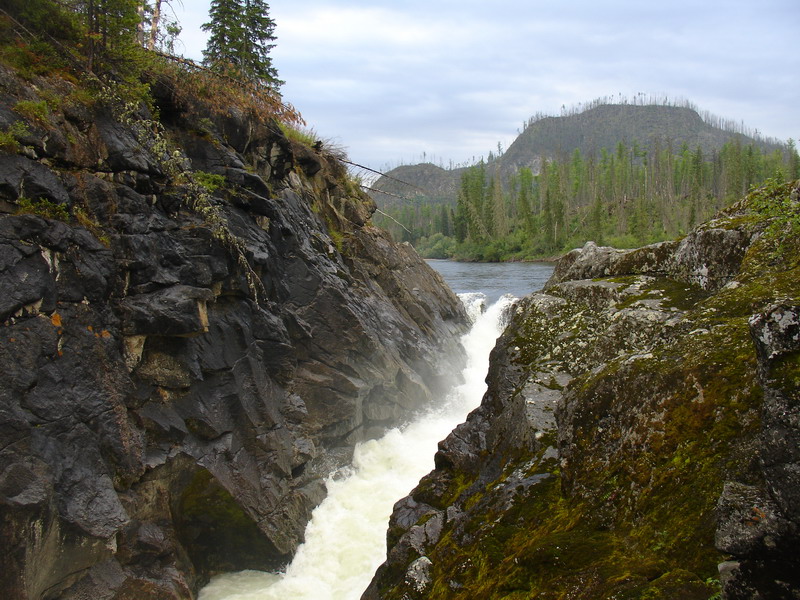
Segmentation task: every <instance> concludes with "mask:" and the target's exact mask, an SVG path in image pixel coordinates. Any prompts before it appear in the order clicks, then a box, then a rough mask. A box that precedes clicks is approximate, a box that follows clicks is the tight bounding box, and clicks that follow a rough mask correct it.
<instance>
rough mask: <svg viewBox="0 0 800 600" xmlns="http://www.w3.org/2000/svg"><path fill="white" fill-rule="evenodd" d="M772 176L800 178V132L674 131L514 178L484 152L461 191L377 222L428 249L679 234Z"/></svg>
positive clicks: (523, 246)
mask: <svg viewBox="0 0 800 600" xmlns="http://www.w3.org/2000/svg"><path fill="white" fill-rule="evenodd" d="M769 178H773V179H777V180H793V179H798V178H800V158H798V153H797V149H796V146H795V143H794V142H793V141H792V140H789V142H788V144H786V145H785V146H784V147H783V149H782V150H773V151H767V150H763V149H761V148H760V147H758V146H757V145H755V144H752V143H750V144H743V143H742V141H741V138H739V137H738V136H736V137H734V138H733V139H731V141H729V142H727V143H726V144H724V146H723V147H722V148H720V149H719V150H716V151H714V152H712V153H708V152H704V151H703V150H702V149H701V148H700V147H697V148H694V149H690V148H689V147H687V146H686V145H683V146H681V147H680V148H673V147H672V145H671V143H670V142H669V141H668V140H662V141H655V142H654V143H653V144H652V145H649V146H648V147H642V146H640V145H639V144H636V143H634V144H633V145H626V144H624V143H622V142H620V143H618V144H617V146H616V148H613V149H610V150H609V149H603V150H601V151H600V153H599V154H597V155H592V156H584V155H582V154H581V152H580V150H575V151H574V152H573V153H572V154H571V155H569V156H558V157H555V158H553V159H544V160H542V161H541V164H540V165H539V167H538V169H537V172H536V173H534V171H533V170H532V169H531V168H529V167H522V168H519V169H518V170H517V171H516V172H515V173H514V174H513V175H511V176H510V177H507V178H505V179H504V178H502V177H501V176H500V174H499V172H498V171H495V170H493V169H492V168H491V167H490V166H489V165H488V164H487V163H484V162H483V161H481V162H480V163H478V164H477V165H474V166H472V167H470V168H469V169H467V170H466V171H465V172H464V173H463V175H462V177H461V181H460V185H459V187H458V192H457V198H456V199H455V201H453V200H447V199H442V198H426V197H423V196H418V197H416V198H414V199H412V200H411V201H409V202H408V203H406V204H405V205H402V206H396V207H394V208H392V209H387V211H386V213H387V216H385V217H384V216H380V215H379V216H378V217H377V218H376V222H378V223H379V224H380V225H381V226H383V227H385V228H387V229H389V230H390V232H391V233H392V234H393V235H394V236H395V237H396V238H398V239H401V240H404V241H409V242H411V243H412V244H414V246H415V247H416V248H417V250H418V251H419V252H420V253H421V254H422V255H423V256H426V257H428V258H456V259H461V260H478V261H500V260H529V259H535V258H543V257H549V256H553V255H555V254H558V253H560V252H562V251H564V250H567V249H569V248H573V247H577V246H581V245H582V244H583V243H585V242H586V241H588V240H593V241H595V242H597V243H598V244H609V245H613V246H617V247H633V246H640V245H643V244H647V243H652V242H657V241H661V240H665V239H672V238H674V237H677V236H680V235H682V234H685V233H686V232H687V231H689V230H690V229H691V228H692V227H693V226H695V225H696V224H698V223H700V222H702V221H704V220H707V219H708V218H710V217H711V216H712V215H713V214H714V213H716V212H717V211H719V210H720V209H722V208H724V207H725V206H728V205H730V204H731V203H732V202H735V201H736V200H738V199H740V198H741V197H742V196H743V195H744V194H745V193H747V191H748V190H749V189H750V188H751V187H752V186H755V185H759V184H761V183H763V182H764V181H765V180H766V179H769Z"/></svg>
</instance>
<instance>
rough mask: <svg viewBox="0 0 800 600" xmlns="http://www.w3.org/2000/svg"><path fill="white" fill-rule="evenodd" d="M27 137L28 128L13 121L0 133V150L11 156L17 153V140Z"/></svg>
mask: <svg viewBox="0 0 800 600" xmlns="http://www.w3.org/2000/svg"><path fill="white" fill-rule="evenodd" d="M26 135H28V128H27V127H25V123H23V122H22V121H14V122H13V123H12V124H11V125H9V126H8V129H6V130H5V131H0V150H2V151H3V152H8V153H9V154H13V153H15V152H19V150H20V148H21V146H20V143H19V139H20V138H22V137H24V136H26Z"/></svg>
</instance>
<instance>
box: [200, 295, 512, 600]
mask: <svg viewBox="0 0 800 600" xmlns="http://www.w3.org/2000/svg"><path fill="white" fill-rule="evenodd" d="M513 300H514V299H513V298H512V297H511V296H504V297H503V298H501V299H500V300H499V301H498V302H497V303H495V304H494V305H493V306H491V307H490V308H489V309H488V310H483V306H485V296H483V295H482V294H463V295H462V302H464V304H465V306H466V307H467V310H468V313H469V314H470V317H471V318H473V321H474V322H473V326H472V328H471V330H470V331H469V333H467V334H466V335H465V336H464V337H463V338H462V340H461V342H462V344H463V346H464V349H465V351H466V354H467V363H466V367H465V369H464V373H463V379H464V383H463V384H462V385H460V386H458V387H457V388H455V389H454V390H452V392H451V393H450V394H449V395H448V397H447V399H446V400H445V402H443V403H442V405H441V406H439V407H436V408H434V409H432V410H431V411H429V412H427V413H425V414H423V415H421V416H420V417H419V418H418V419H416V420H415V421H413V422H411V423H409V424H408V425H407V426H405V427H403V428H402V429H391V430H390V431H388V432H387V433H386V434H385V435H384V436H383V437H382V438H380V439H378V440H370V441H367V442H364V443H362V444H359V445H358V446H357V447H356V449H355V454H354V458H353V464H352V466H350V467H347V468H346V469H343V470H341V471H339V472H337V473H335V474H333V475H332V476H331V477H329V478H328V480H327V482H326V484H327V487H328V496H327V497H326V498H325V500H324V501H323V502H322V504H320V505H319V506H318V507H317V508H316V509H315V510H314V513H313V515H312V517H311V521H310V522H309V524H308V527H307V529H306V541H305V543H304V544H303V545H301V546H300V547H299V548H298V550H297V553H296V555H295V558H294V560H293V561H292V563H291V564H290V565H289V566H288V567H287V569H286V572H285V573H283V574H274V573H263V572H260V571H243V572H239V573H231V574H227V575H220V576H218V577H215V578H214V579H213V580H212V581H211V583H210V584H209V585H208V586H206V587H205V588H204V589H203V590H202V591H201V592H200V596H199V600H286V599H288V598H291V599H292V600H358V599H359V598H360V597H361V594H362V593H363V591H364V590H365V589H366V587H367V586H368V585H369V582H370V580H371V579H372V576H373V574H374V573H375V570H376V569H377V568H378V566H379V565H380V564H381V563H382V562H383V560H384V558H385V555H386V529H387V525H388V521H389V516H390V515H391V512H392V507H393V506H394V503H395V502H396V501H397V500H399V499H400V498H402V497H403V496H405V495H407V494H408V492H409V491H411V489H412V488H413V487H414V486H415V485H416V484H417V482H418V481H419V480H420V478H421V477H422V476H424V475H425V474H427V473H428V472H429V471H430V470H431V469H432V468H433V456H434V454H435V453H436V449H437V444H438V442H439V441H440V440H442V439H444V438H445V437H446V436H447V435H448V434H449V433H450V431H452V430H453V428H454V427H455V426H456V425H458V424H459V423H461V422H462V421H463V420H464V419H465V418H466V416H467V414H468V413H469V411H470V410H472V409H473V408H475V407H477V406H478V405H479V404H480V401H481V398H482V396H483V394H484V392H485V391H486V384H485V381H484V380H485V377H486V371H487V369H488V365H489V353H490V352H491V349H492V348H493V347H494V344H495V340H496V339H497V337H498V335H500V327H501V321H502V316H503V312H504V311H505V309H506V308H507V307H508V306H509V305H510V304H511V303H512V302H513Z"/></svg>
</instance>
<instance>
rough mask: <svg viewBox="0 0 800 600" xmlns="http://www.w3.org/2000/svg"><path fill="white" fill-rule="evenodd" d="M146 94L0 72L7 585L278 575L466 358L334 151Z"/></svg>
mask: <svg viewBox="0 0 800 600" xmlns="http://www.w3.org/2000/svg"><path fill="white" fill-rule="evenodd" d="M151 84H152V89H153V96H154V98H155V104H156V108H157V109H158V114H159V115H160V117H159V118H155V117H153V114H152V113H151V112H150V111H149V110H148V109H146V108H144V107H143V105H138V104H135V103H134V104H133V105H131V103H130V102H128V101H127V99H126V98H120V97H113V93H112V94H111V97H106V98H101V99H100V100H97V99H87V98H86V97H85V96H86V95H85V94H83V93H82V92H81V90H79V89H78V88H77V87H76V86H75V85H74V84H73V83H70V82H69V81H67V80H62V79H58V78H56V77H52V78H49V79H47V78H38V79H35V80H33V81H27V80H22V79H20V78H18V77H17V76H16V75H15V74H14V73H13V72H11V71H9V70H5V69H3V70H2V71H1V72H0V129H1V130H3V131H15V132H17V135H16V137H17V139H16V140H15V141H14V143H7V144H6V146H5V147H4V148H3V153H2V154H0V210H2V214H0V323H2V325H1V326H0V373H2V384H1V385H0V540H2V547H3V551H2V553H0V591H1V592H2V596H3V597H4V598H8V599H23V598H26V599H27V598H31V599H33V598H37V599H38V598H63V599H78V598H89V597H91V598H96V599H98V600H99V599H102V598H117V599H124V598H130V599H133V598H135V599H139V600H141V599H144V598H158V599H165V598H175V599H178V598H190V597H192V596H193V594H194V593H195V591H196V590H197V588H198V586H199V585H200V584H202V582H204V581H205V580H207V578H208V576H209V575H210V574H212V573H214V572H219V571H224V570H234V569H243V568H260V569H268V568H276V567H279V566H281V565H283V564H284V563H285V562H286V561H287V559H288V558H289V557H290V556H291V554H292V553H293V551H294V549H295V548H296V546H297V545H298V543H299V542H300V541H301V540H302V536H303V530H304V527H305V524H306V522H307V520H308V518H309V514H310V511H311V509H312V508H313V507H314V506H315V505H316V504H317V503H319V501H320V500H321V499H322V498H323V496H324V494H325V488H324V483H323V478H324V477H325V476H326V475H327V474H329V473H330V472H331V471H332V470H333V469H334V468H336V467H337V466H339V465H341V464H343V463H346V462H347V461H348V460H349V458H350V454H351V451H352V448H353V445H354V444H355V443H356V442H357V441H358V440H360V439H363V438H365V437H369V436H371V435H375V434H376V433H378V432H379V431H380V430H381V429H382V428H385V427H386V426H387V425H390V424H396V423H398V422H400V421H402V420H404V419H406V418H408V417H409V416H410V415H411V414H412V413H413V412H414V411H415V410H417V409H419V408H420V407H421V406H423V405H424V404H426V403H428V402H430V401H431V400H432V399H434V398H436V397H437V395H438V394H439V393H440V392H441V390H443V389H444V388H445V387H447V386H448V385H449V384H450V378H451V376H452V373H456V372H458V369H456V368H455V365H456V364H457V363H459V362H460V360H461V356H460V353H459V352H460V350H459V347H458V344H457V340H458V335H459V334H460V333H462V332H463V331H464V330H465V328H466V324H467V318H466V315H465V314H464V311H463V308H462V306H461V304H460V302H459V301H458V299H457V298H456V297H455V296H454V295H453V294H452V293H451V292H450V291H449V290H448V289H446V286H445V285H444V284H443V282H442V280H441V279H440V278H439V276H438V275H437V274H435V273H434V272H433V271H432V270H431V269H430V268H428V266H427V265H426V264H425V263H424V262H423V261H422V260H420V259H419V257H418V256H417V255H416V254H415V253H414V252H413V250H412V249H411V248H410V247H409V246H405V245H396V244H394V243H393V242H391V241H390V240H388V239H387V238H386V237H385V236H384V235H383V234H382V232H381V231H379V230H377V229H375V228H374V227H372V226H371V224H370V222H369V218H370V215H371V213H372V211H373V210H374V205H373V204H372V202H371V200H370V199H369V198H368V197H366V196H365V195H364V194H363V193H362V192H361V191H360V190H359V188H358V186H357V185H355V184H354V183H353V182H352V181H351V180H350V178H349V177H348V175H347V173H346V171H345V168H344V167H343V165H342V163H341V162H339V160H337V158H336V157H335V156H334V155H332V154H330V153H328V152H326V151H325V150H324V148H323V149H321V150H320V149H316V150H315V149H314V148H313V147H311V146H307V145H304V144H302V143H299V142H296V141H290V140H289V139H287V138H286V137H285V136H284V134H283V133H282V132H281V130H280V129H279V128H278V127H277V125H276V124H275V123H273V122H257V121H254V120H252V119H251V118H249V117H248V116H247V115H246V113H245V112H244V111H241V110H239V109H237V108H236V107H224V109H223V110H220V108H219V107H216V110H210V107H209V106H206V105H204V104H203V103H202V102H200V101H199V100H197V99H195V98H191V97H187V95H186V94H183V96H181V95H180V94H177V93H176V89H175V86H176V85H179V84H178V83H177V82H175V81H170V80H168V79H156V80H154V81H152V82H151ZM36 107H39V108H43V107H46V109H44V110H36V111H32V110H31V108H36ZM15 123H16V125H15ZM19 124H22V126H20V125H19Z"/></svg>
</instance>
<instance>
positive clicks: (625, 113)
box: [372, 103, 782, 208]
mask: <svg viewBox="0 0 800 600" xmlns="http://www.w3.org/2000/svg"><path fill="white" fill-rule="evenodd" d="M749 133H750V132H749V131H748V130H746V128H744V127H741V126H736V125H734V124H732V123H730V122H725V121H723V120H721V119H718V118H716V117H713V116H711V115H705V116H701V114H700V113H699V112H698V111H697V110H696V109H695V108H692V107H690V106H672V105H666V104H652V105H639V104H596V103H592V106H591V108H589V109H588V110H584V111H582V112H572V113H570V114H567V115H564V116H540V117H538V118H536V119H533V120H532V121H531V122H530V125H529V126H528V127H526V128H525V130H524V131H523V132H522V133H520V134H519V136H518V137H517V138H516V139H515V140H514V142H513V143H512V144H511V145H510V146H509V147H508V149H507V150H506V152H505V153H504V154H502V155H501V156H499V157H494V156H492V155H491V154H490V156H489V160H488V161H487V162H486V165H487V167H488V168H489V170H490V171H491V172H499V173H500V175H501V177H502V178H504V179H506V178H508V177H510V176H511V175H512V174H513V173H515V172H516V171H517V170H518V169H519V168H520V167H529V168H531V169H532V171H533V172H534V174H536V173H538V172H539V169H540V167H541V163H542V159H544V158H547V159H548V160H553V159H558V158H560V157H561V158H568V157H569V156H570V155H572V154H573V153H574V151H575V150H579V151H580V153H581V154H582V155H583V156H584V157H591V156H595V157H596V156H599V154H600V152H601V150H602V149H603V148H605V149H607V150H609V151H613V150H614V148H616V147H617V145H618V144H619V143H620V142H622V143H623V144H624V145H625V146H631V147H632V146H638V147H640V148H643V149H644V148H647V149H650V150H651V151H653V150H654V149H656V148H659V147H663V148H666V147H671V148H672V149H673V150H674V151H676V152H677V151H679V149H680V148H681V147H682V146H684V145H686V146H687V147H688V148H689V149H690V150H692V151H694V150H696V149H697V148H700V149H701V151H702V152H703V154H704V155H706V156H710V155H712V154H713V153H714V152H715V151H719V150H721V148H722V147H723V146H724V145H725V143H726V142H729V141H731V140H732V139H734V138H739V139H740V140H741V143H742V145H744V146H747V145H749V144H755V145H756V146H757V147H759V148H761V149H762V150H765V151H773V150H775V149H778V148H781V147H782V144H780V143H778V142H777V141H776V140H768V139H763V138H760V137H759V136H757V135H749ZM466 169H467V167H462V168H458V169H443V168H441V167H437V166H435V165H432V164H430V163H421V164H417V165H404V166H401V167H398V168H396V169H392V170H391V171H389V172H388V173H387V175H389V176H390V177H392V178H393V179H399V180H400V181H402V182H407V183H408V184H410V185H403V184H402V183H400V182H398V181H394V180H393V179H389V178H386V177H382V178H380V179H378V180H377V181H376V183H375V184H374V186H373V187H374V188H375V189H376V190H381V191H386V192H388V193H389V194H392V195H397V196H402V197H404V198H412V197H414V196H417V195H419V194H420V191H419V189H416V188H421V189H422V190H425V192H426V194H424V195H425V196H427V197H429V198H431V199H442V198H447V199H449V200H451V201H454V200H455V197H456V190H457V188H458V183H459V181H460V180H461V176H462V174H463V173H464V171H465V170H466ZM372 195H373V199H374V200H375V201H376V203H377V204H378V206H379V207H381V208H385V207H387V206H393V205H396V204H397V201H398V199H397V198H394V197H393V196H390V195H387V194H380V193H374V192H373V194H372Z"/></svg>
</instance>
